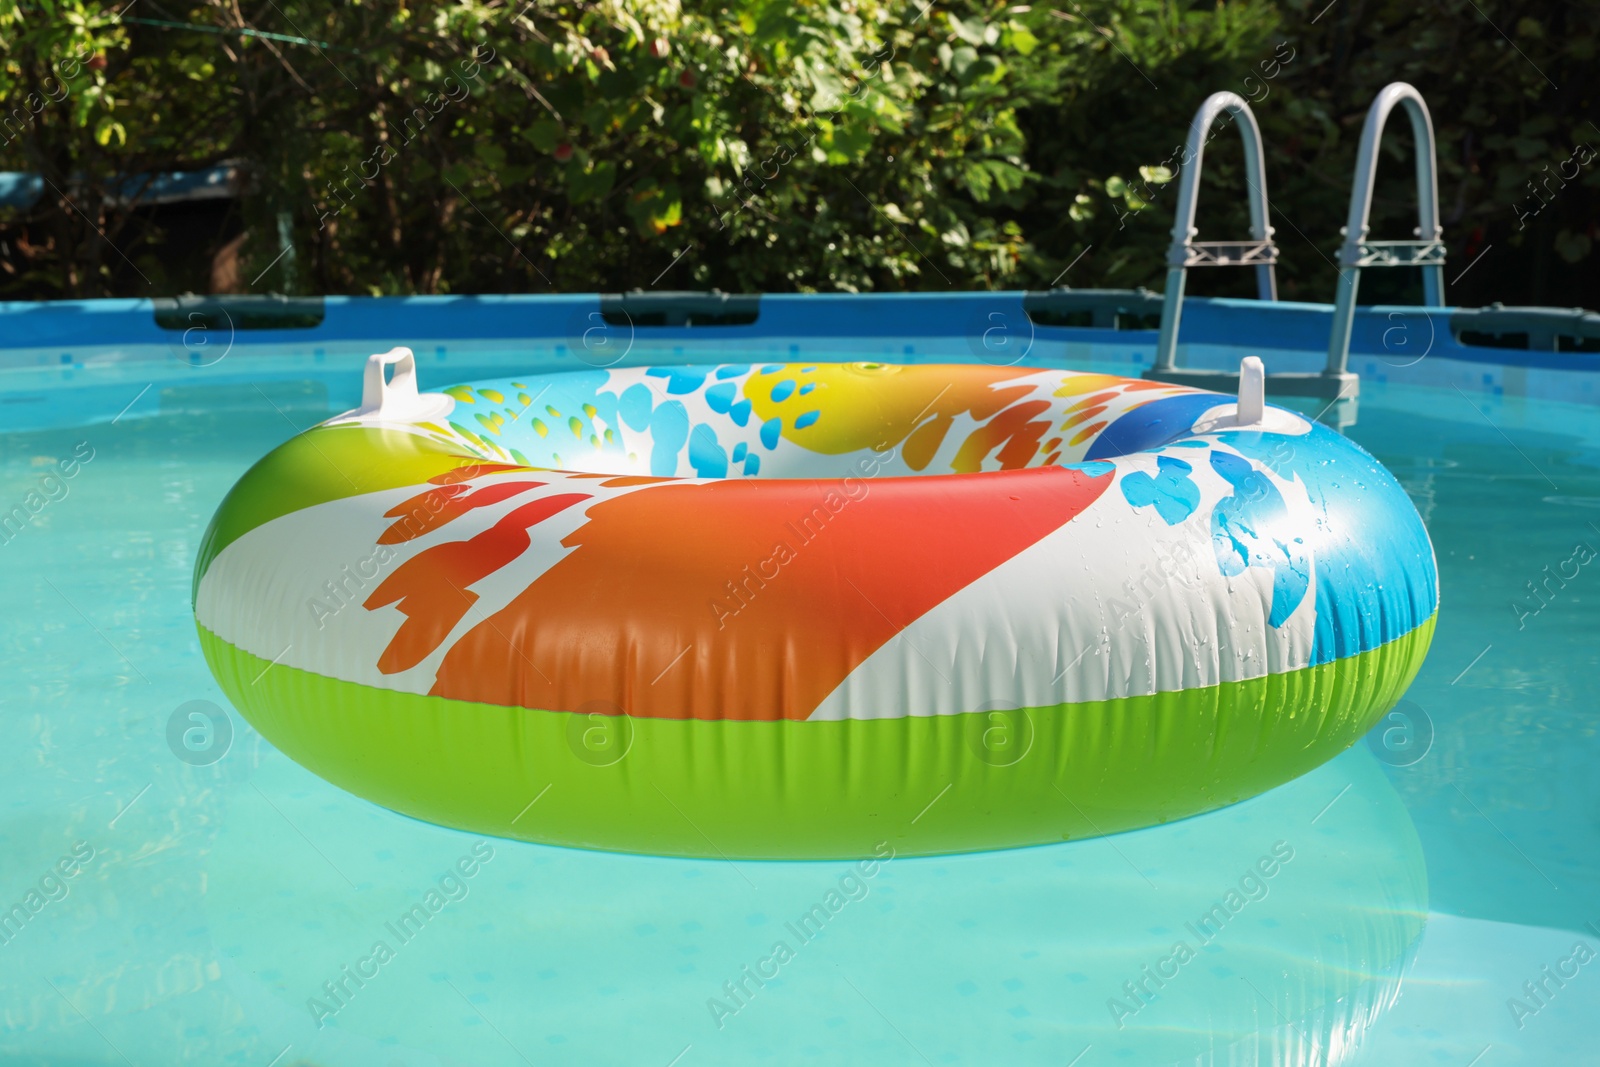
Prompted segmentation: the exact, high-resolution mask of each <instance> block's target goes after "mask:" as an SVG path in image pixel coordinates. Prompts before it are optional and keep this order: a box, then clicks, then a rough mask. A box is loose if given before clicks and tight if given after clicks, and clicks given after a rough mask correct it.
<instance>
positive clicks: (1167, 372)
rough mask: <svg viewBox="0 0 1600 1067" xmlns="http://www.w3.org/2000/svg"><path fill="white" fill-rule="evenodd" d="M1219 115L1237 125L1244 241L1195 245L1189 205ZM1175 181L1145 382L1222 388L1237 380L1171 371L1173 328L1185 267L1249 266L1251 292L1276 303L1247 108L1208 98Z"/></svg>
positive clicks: (1261, 174)
mask: <svg viewBox="0 0 1600 1067" xmlns="http://www.w3.org/2000/svg"><path fill="white" fill-rule="evenodd" d="M1223 112H1227V113H1228V114H1230V115H1232V116H1234V117H1235V118H1236V119H1238V120H1239V135H1240V136H1241V137H1242V138H1243V139H1244V167H1245V183H1246V184H1247V185H1249V186H1250V238H1251V239H1250V240H1249V241H1196V240H1195V236H1196V235H1197V234H1198V233H1199V232H1200V231H1199V230H1197V229H1195V225H1194V211H1195V200H1196V199H1197V198H1198V196H1199V193H1200V167H1201V164H1202V163H1203V162H1204V159H1205V151H1206V141H1208V140H1210V138H1209V137H1208V136H1207V135H1208V134H1209V132H1210V130H1211V126H1212V124H1213V123H1214V122H1216V121H1217V119H1218V118H1219V117H1220V116H1221V115H1222V113H1223ZM1183 152H1184V159H1183V163H1182V164H1181V168H1180V174H1179V177H1178V210H1177V215H1176V217H1175V218H1174V219H1173V222H1172V244H1171V245H1170V246H1169V247H1168V249H1167V288H1166V292H1165V294H1164V295H1163V298H1162V302H1161V336H1160V340H1158V341H1157V342H1156V361H1155V366H1153V367H1152V368H1151V369H1150V370H1148V371H1146V372H1145V375H1144V376H1145V377H1146V378H1155V379H1158V380H1160V381H1165V382H1177V383H1180V384H1183V385H1205V386H1207V387H1210V386H1213V385H1214V386H1216V387H1218V388H1221V387H1222V382H1221V379H1232V378H1236V377H1237V375H1234V374H1228V373H1226V372H1224V373H1221V374H1219V373H1217V372H1214V371H1189V370H1178V369H1177V366H1176V364H1177V356H1178V324H1179V322H1180V321H1181V319H1182V317H1183V290H1184V285H1185V282H1186V281H1187V278H1188V273H1189V268H1190V267H1254V268H1255V270H1256V291H1257V294H1258V295H1259V296H1260V298H1261V299H1262V300H1277V299H1278V280H1277V277H1276V275H1275V274H1274V272H1273V269H1272V268H1273V264H1275V263H1277V262H1278V248H1277V246H1276V245H1274V244H1273V243H1272V224H1271V222H1270V221H1268V206H1267V169H1266V165H1265V164H1264V163H1263V162H1262V159H1261V155H1262V152H1261V128H1260V126H1258V125H1257V124H1256V116H1255V113H1254V112H1253V111H1251V110H1250V105H1249V104H1247V103H1245V102H1244V100H1243V98H1241V97H1240V96H1238V95H1237V94H1235V93H1212V94H1211V95H1210V96H1208V97H1206V99H1205V102H1204V103H1202V104H1201V105H1200V110H1198V111H1196V112H1195V113H1194V120H1193V121H1192V122H1190V123H1189V139H1188V143H1187V144H1186V145H1185V146H1184V150H1183Z"/></svg>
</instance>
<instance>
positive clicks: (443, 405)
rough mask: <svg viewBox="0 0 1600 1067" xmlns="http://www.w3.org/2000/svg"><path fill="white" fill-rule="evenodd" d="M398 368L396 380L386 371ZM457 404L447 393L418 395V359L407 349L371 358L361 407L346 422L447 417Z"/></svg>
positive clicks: (368, 362)
mask: <svg viewBox="0 0 1600 1067" xmlns="http://www.w3.org/2000/svg"><path fill="white" fill-rule="evenodd" d="M391 366H392V367H393V368H394V377H393V378H392V379H388V378H386V376H385V373H384V371H385V368H387V367H391ZM454 406H455V401H454V400H452V399H451V398H450V397H448V396H446V395H444V394H443V393H419V392H417V357H416V356H415V355H414V354H413V353H412V351H411V349H409V348H406V347H404V346H401V347H397V348H391V349H389V351H387V352H379V353H377V354H375V355H371V356H368V357H367V367H366V370H365V372H364V373H363V376H362V380H361V406H360V407H359V408H356V410H354V411H352V412H349V413H348V414H346V415H343V416H340V418H341V419H345V418H376V419H393V420H397V421H399V420H414V419H427V418H436V417H438V416H440V415H444V414H447V413H448V412H449V411H450V409H451V408H453V407H454Z"/></svg>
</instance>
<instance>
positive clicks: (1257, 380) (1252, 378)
mask: <svg viewBox="0 0 1600 1067" xmlns="http://www.w3.org/2000/svg"><path fill="white" fill-rule="evenodd" d="M1266 394H1267V371H1266V368H1265V367H1263V366H1262V365H1261V358H1260V357H1259V356H1246V357H1244V358H1243V359H1241V360H1240V361H1239V406H1238V407H1237V408H1236V409H1235V411H1234V416H1233V420H1234V425H1236V426H1254V425H1256V424H1257V423H1259V422H1260V421H1261V419H1262V416H1264V415H1265V414H1266V408H1267V395H1266Z"/></svg>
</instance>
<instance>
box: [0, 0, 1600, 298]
mask: <svg viewBox="0 0 1600 1067" xmlns="http://www.w3.org/2000/svg"><path fill="white" fill-rule="evenodd" d="M1325 2H1326V0H1318V2H1317V3H1315V4H1314V6H1312V7H1309V8H1308V7H1307V6H1305V5H1304V4H1302V3H1299V2H1298V0H1277V2H1274V0H1237V2H1226V3H1209V4H1172V3H1169V2H1164V0H1162V2H1158V0H1121V2H1119V3H1116V4H1112V5H1097V6H1094V7H1092V8H1086V7H1082V6H1080V5H1079V4H1077V3H1075V2H1072V0H1068V2H1066V3H1064V4H1063V5H1062V6H1061V7H1060V8H1051V7H1033V6H1028V5H1021V4H1017V5H1007V4H998V3H982V2H974V0H965V2H956V3H948V4H947V3H941V4H938V5H937V6H936V5H933V4H929V5H928V6H927V7H921V6H920V4H915V3H895V4H889V3H885V2H879V0H854V2H845V3H818V4H795V3H778V2H770V0H741V2H739V3H735V4H731V5H729V4H717V5H713V4H703V5H702V4H692V5H687V6H686V5H682V4H679V3H677V2H675V0H639V2H632V0H630V2H627V3H622V2H616V0H604V2H598V3H585V4H561V3H530V4H527V5H526V6H523V7H520V8H518V7H514V6H506V5H502V4H501V3H499V2H498V0H494V2H477V0H469V2H455V3H446V2H440V0H419V2H416V3H412V4H408V5H398V4H395V5H359V4H339V5H324V4H311V3H303V2H279V3H277V4H276V5H274V6H271V7H269V8H268V9H267V14H266V15H265V16H263V18H264V20H266V21H264V22H263V23H261V24H259V25H258V24H245V23H243V22H242V21H241V20H240V17H239V15H238V13H237V12H238V10H239V9H238V8H237V7H236V6H235V5H233V4H232V3H231V2H224V0H210V2H208V3H191V4H188V5H176V6H167V7H163V8H161V9H160V17H156V15H155V14H152V12H154V11H156V9H154V8H151V9H145V8H143V7H140V8H134V9H132V10H131V11H130V12H129V13H128V14H127V15H125V16H124V17H123V18H121V19H120V20H118V19H117V18H116V17H114V16H112V15H110V14H109V13H107V12H103V11H101V10H100V9H99V8H96V7H92V6H90V5H87V4H85V3H82V2H77V0H69V2H62V3H49V4H46V3H37V4H31V5H25V6H22V7H11V8H8V9H5V10H0V42H4V44H3V45H0V48H3V49H4V51H3V55H0V105H3V106H0V136H3V137H4V143H3V144H0V166H3V167H5V168H7V169H11V170H16V171H26V172H31V173H34V174H38V175H40V176H41V177H42V179H43V182H44V184H43V185H41V186H40V187H39V188H40V191H41V196H40V197H39V199H38V201H37V202H36V203H35V204H33V205H32V206H31V207H27V208H22V209H9V210H7V209H0V241H3V245H0V294H4V295H7V296H10V297H14V298H15V297H20V298H47V297H57V296H92V295H107V294H126V295H159V294H165V293H171V292H176V291H182V290H184V289H205V288H222V289H234V290H239V291H257V292H259V291H289V292H329V293H334V292H343V293H444V292H519V291H531V292H545V291H560V290H606V291H615V290H622V289H628V288H635V287H639V288H648V287H656V288H661V289H670V288H676V289H683V288H713V287H715V288H721V289H724V290H746V291H757V290H765V291H785V290H837V289H844V290H851V291H867V290H884V289H968V288H1022V287H1034V288H1042V287H1047V286H1049V285H1051V284H1052V283H1053V282H1054V283H1058V284H1071V285H1074V286H1079V287H1085V286H1131V285H1138V284H1149V285H1159V284H1160V278H1161V270H1162V264H1163V261H1164V256H1165V247H1166V243H1167V241H1168V239H1169V237H1168V231H1169V230H1170V227H1171V222H1172V218H1171V211H1172V206H1173V201H1174V200H1175V199H1176V194H1175V189H1174V187H1173V186H1172V184H1171V181H1170V179H1171V177H1172V174H1173V172H1174V171H1175V170H1176V169H1177V165H1176V154H1175V152H1174V149H1175V147H1176V146H1177V145H1179V144H1180V143H1181V141H1182V139H1183V135H1184V132H1185V130H1186V127H1187V124H1188V120H1189V116H1190V115H1191V114H1192V112H1193V111H1194V109H1195V107H1196V106H1198V104H1199V103H1200V100H1201V99H1202V98H1203V97H1204V96H1205V95H1206V93H1208V92H1210V91H1214V90H1217V89H1231V90H1233V91H1234V92H1237V93H1239V94H1240V95H1241V96H1245V97H1247V98H1249V99H1251V100H1252V101H1253V106H1254V107H1255V110H1256V113H1257V115H1258V117H1259V119H1260V121H1261V124H1262V127H1263V133H1264V136H1265V139H1266V143H1267V146H1268V151H1267V163H1268V176H1269V183H1270V192H1271V193H1272V197H1273V202H1274V205H1275V207H1276V211H1275V218H1274V221H1275V223H1276V225H1277V228H1278V241H1279V245H1280V247H1281V248H1282V250H1283V258H1284V262H1283V265H1282V267H1281V268H1280V284H1281V287H1282V290H1283V295H1284V296H1286V297H1291V298H1294V297H1298V298H1302V299H1318V300H1327V299H1330V298H1331V294H1332V292H1333V277H1334V272H1333V267H1332V260H1333V258H1334V255H1335V251H1336V249H1337V247H1338V244H1339V232H1338V231H1339V227H1340V226H1341V225H1343V216H1344V213H1345V207H1346V198H1347V197H1348V187H1349V181H1350V172H1351V169H1352V167H1353V163H1354V155H1355V141H1356V139H1357V137H1358V135H1359V132H1360V124H1361V120H1362V117H1363V114H1364V112H1365V109H1366V105H1367V103H1368V102H1369V101H1370V99H1371V97H1372V95H1373V94H1374V93H1375V92H1376V91H1377V90H1378V89H1379V88H1380V87H1381V86H1382V85H1383V84H1384V83H1386V82H1387V81H1390V80H1394V79H1406V80H1410V81H1412V82H1413V83H1414V84H1416V85H1417V86H1418V87H1419V88H1420V89H1421V90H1422V91H1423V93H1424V94H1425V95H1426V96H1427V97H1428V99H1429V102H1430V105H1431V106H1432V108H1433V112H1434V116H1435V122H1436V125H1437V127H1438V132H1439V150H1440V162H1441V170H1442V174H1441V190H1440V191H1441V200H1442V205H1443V211H1444V215H1445V220H1446V237H1447V240H1448V242H1449V245H1450V253H1451V257H1452V261H1453V263H1452V266H1451V267H1450V268H1448V269H1447V277H1454V276H1455V275H1456V274H1457V272H1458V271H1459V270H1460V269H1461V268H1463V267H1466V266H1467V264H1468V262H1470V260H1471V259H1472V257H1473V256H1476V255H1477V254H1478V253H1479V252H1480V251H1483V250H1484V249H1486V248H1488V249H1490V250H1491V251H1490V253H1489V254H1486V255H1485V256H1484V259H1483V261H1482V263H1481V264H1479V265H1477V266H1475V267H1474V268H1473V269H1472V271H1471V272H1470V273H1469V274H1468V275H1467V276H1466V280H1465V281H1464V282H1463V285H1462V287H1461V288H1460V289H1459V290H1452V291H1451V292H1450V296H1451V298H1452V300H1454V301H1457V302H1461V301H1464V300H1468V299H1477V300H1486V299H1502V300H1506V301H1508V302H1517V301H1525V302H1526V301H1544V302H1561V303H1589V304H1594V303H1597V302H1600V300H1597V295H1600V294H1597V293H1596V288H1597V286H1600V281H1597V280H1596V277H1597V272H1596V271H1595V270H1594V269H1593V263H1594V260H1593V258H1592V257H1593V255H1594V252H1593V240H1594V238H1595V236H1596V235H1595V233H1594V230H1593V226H1594V224H1593V222H1592V221H1591V220H1593V219H1594V217H1595V212H1594V207H1595V202H1596V198H1595V188H1596V185H1597V182H1600V179H1596V177H1595V172H1596V170H1600V168H1596V167H1595V166H1592V165H1589V164H1583V165H1581V166H1580V165H1576V164H1575V162H1574V161H1575V159H1576V158H1577V154H1578V153H1579V152H1580V146H1581V145H1585V144H1597V145H1600V130H1597V129H1594V128H1593V127H1591V126H1589V125H1587V124H1586V123H1585V122H1584V121H1582V116H1583V115H1584V114H1585V112H1584V110H1583V108H1584V101H1586V100H1588V99H1591V98H1592V94H1591V93H1590V92H1589V91H1588V85H1589V82H1590V81H1591V80H1592V77H1593V75H1592V74H1591V73H1590V71H1591V70H1592V66H1591V64H1590V63H1589V60H1590V59H1591V58H1592V55H1593V52H1594V47H1595V39H1596V30H1595V26H1594V22H1593V20H1592V18H1587V17H1586V16H1584V14H1583V11H1582V9H1580V8H1579V7H1577V6H1576V5H1566V4H1552V3H1545V4H1541V5H1537V6H1536V7H1527V6H1522V7H1514V6H1513V5H1512V4H1510V3H1509V2H1506V0H1500V2H1498V3H1489V2H1485V3H1482V4H1479V5H1477V6H1476V7H1475V6H1473V4H1471V3H1467V2H1466V0H1432V2H1428V3H1425V4H1423V5H1420V6H1419V5H1416V4H1402V3H1398V2H1377V3H1373V2H1368V3H1365V4H1361V3H1357V2H1354V0H1338V2H1337V3H1335V4H1334V5H1332V6H1331V7H1325V6H1324V5H1325ZM1480 11H1481V12H1483V14H1479V12H1480ZM135 13H141V14H143V15H144V16H146V17H136V14H135ZM1488 19H1493V20H1494V22H1493V24H1491V23H1489V22H1488V21H1487V20H1488ZM1495 27H1499V29H1503V30H1505V31H1506V33H1507V34H1509V35H1510V36H1511V38H1512V39H1513V40H1515V42H1516V43H1515V44H1512V43H1511V42H1510V41H1508V40H1507V38H1506V37H1504V36H1502V35H1501V34H1500V33H1499V32H1498V30H1497V29H1496V28H1495ZM1558 84H1559V85H1560V86H1562V88H1561V89H1560V90H1557V89H1556V88H1554V86H1555V85H1558ZM36 105H37V106H36ZM1393 128H1394V129H1395V131H1396V136H1394V137H1392V138H1391V139H1390V142H1389V145H1388V147H1387V154H1386V158H1385V163H1384V165H1383V168H1382V171H1381V179H1382V183H1383V184H1382V186H1381V188H1380V192H1381V196H1380V199H1379V202H1378V204H1377V205H1376V207H1375V210H1374V230H1375V236H1384V235H1386V234H1387V235H1393V236H1406V235H1408V234H1409V229H1410V226H1411V225H1413V224H1414V219H1413V217H1412V216H1413V214H1414V207H1413V199H1412V195H1411V189H1410V186H1409V184H1408V183H1409V165H1408V162H1407V156H1408V154H1409V151H1410V148H1409V140H1410V136H1409V133H1408V132H1407V131H1406V126H1405V124H1404V122H1403V121H1400V122H1395V123H1394V124H1393ZM1237 141H1238V139H1237V138H1236V137H1234V136H1233V135H1232V133H1231V132H1227V131H1224V132H1223V133H1221V134H1219V135H1218V136H1217V137H1216V139H1215V140H1214V141H1213V142H1212V145H1211V147H1210V148H1208V152H1207V157H1206V182H1205V187H1204V190H1203V195H1202V197H1201V211H1200V226H1201V228H1202V230H1203V231H1204V236H1206V237H1208V238H1224V237H1234V236H1238V237H1242V236H1243V235H1244V233H1245V221H1246V217H1245V213H1244V204H1245V200H1244V195H1243V190H1244V185H1243V175H1242V173H1241V154H1240V152H1239V150H1238V146H1237ZM1591 155H1592V151H1591ZM1391 157H1392V158H1391ZM226 161H234V162H237V164H238V166H239V173H240V174H241V175H242V181H243V189H242V193H241V195H240V196H239V197H238V199H237V200H236V201H232V202H230V206H228V207H227V208H226V209H223V208H217V209H216V211H218V212H219V214H218V215H217V216H216V217H215V218H214V219H212V220H211V222H210V223H209V225H210V227H211V228H210V229H209V230H207V231H206V232H204V233H201V234H196V233H195V232H194V231H195V229H196V226H195V224H194V223H193V220H192V218H191V219H190V221H189V222H187V223H186V222H185V221H184V220H185V218H186V217H187V216H185V215H184V214H183V213H182V212H175V211H173V210H171V209H162V210H152V209H151V208H150V206H149V204H148V200H149V198H148V196H143V190H144V188H146V187H145V186H144V185H143V184H142V182H141V181H140V180H138V179H135V180H134V181H132V182H130V181H128V180H127V179H128V178H129V177H130V176H138V175H151V174H155V173H158V172H163V171H171V170H179V169H195V168H202V167H206V166H211V165H214V164H218V163H222V162H226ZM1568 172H1571V173H1570V174H1569V173H1568ZM118 176H120V177H121V179H122V180H121V182H120V184H119V183H118V182H116V181H113V180H112V179H115V178H117V177H118ZM1530 181H1531V182H1533V183H1534V184H1533V185H1532V186H1530V185H1529V184H1528V183H1529V182H1530ZM1536 193H1538V194H1539V197H1538V199H1537V200H1534V199H1531V198H1532V197H1533V196H1534V195H1535V194H1536ZM1519 194H1520V197H1521V199H1520V200H1519V199H1518V196H1519ZM1535 203H1537V204H1538V205H1540V206H1539V208H1538V209H1537V210H1535V209H1534V208H1533V205H1534V204H1535ZM190 214H191V215H192V214H193V213H192V212H191V213H190ZM185 249H188V250H189V251H190V252H191V253H192V254H190V255H185V254H184V250H185ZM286 250H287V251H286ZM233 258H236V259H237V263H233V262H232V259H233ZM224 261H227V262H224ZM219 264H222V265H223V266H225V267H227V269H222V267H219ZM1069 268H1070V269H1069ZM1402 273H1403V272H1374V273H1373V278H1374V281H1373V282H1372V283H1371V285H1370V286H1367V287H1365V288H1364V295H1366V296H1368V297H1373V296H1382V295H1387V294H1390V293H1392V294H1393V295H1397V296H1399V295H1404V291H1403V283H1406V282H1407V281H1408V279H1406V278H1404V277H1383V275H1384V274H1388V275H1401V274H1402ZM1385 285H1387V286H1388V289H1385V288H1384V287H1385ZM1397 285H1399V286H1401V287H1399V288H1397ZM1249 286H1250V278H1249V277H1248V272H1243V271H1225V272H1216V273H1214V274H1212V275H1210V276H1204V275H1202V276H1201V277H1198V278H1196V279H1195V282H1194V290H1193V291H1198V292H1206V291H1211V292H1248V291H1249Z"/></svg>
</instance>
